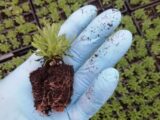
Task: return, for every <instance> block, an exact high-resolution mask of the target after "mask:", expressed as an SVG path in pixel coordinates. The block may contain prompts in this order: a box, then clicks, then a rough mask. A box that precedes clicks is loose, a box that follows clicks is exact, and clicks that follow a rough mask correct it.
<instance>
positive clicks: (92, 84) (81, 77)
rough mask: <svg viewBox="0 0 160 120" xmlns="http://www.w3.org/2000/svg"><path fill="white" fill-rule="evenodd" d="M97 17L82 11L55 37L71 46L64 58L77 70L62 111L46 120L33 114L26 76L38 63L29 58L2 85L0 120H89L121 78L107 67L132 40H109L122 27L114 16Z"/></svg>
mask: <svg viewBox="0 0 160 120" xmlns="http://www.w3.org/2000/svg"><path fill="white" fill-rule="evenodd" d="M96 15H97V9H96V7H94V6H91V5H88V6H85V7H83V8H80V9H79V10H77V11H76V12H74V13H73V14H72V15H71V16H70V17H69V18H68V20H67V21H66V22H65V23H64V24H63V25H62V27H61V29H60V32H59V35H61V34H66V36H67V38H69V39H70V40H71V41H73V42H72V45H71V49H70V50H69V51H68V53H69V54H70V55H72V57H69V56H64V58H63V59H64V61H65V63H67V64H71V65H73V66H74V70H75V75H74V86H73V87H74V92H73V95H72V98H71V103H70V104H69V105H68V107H67V108H66V109H65V111H64V112H55V111H53V112H52V113H51V115H50V116H45V115H42V114H41V113H38V112H37V111H36V110H35V108H34V102H33V96H32V88H31V83H30V80H29V74H30V73H31V72H32V71H33V70H36V69H37V68H38V67H40V66H41V63H40V62H38V61H36V60H37V59H39V58H40V57H39V56H36V55H35V54H33V55H32V56H31V57H30V58H29V59H28V60H26V61H25V62H24V63H23V64H22V65H20V66H19V67H18V68H17V69H15V70H14V71H13V72H12V73H10V74H9V75H8V76H7V77H5V78H4V79H3V80H1V81H0V120H88V119H89V118H90V117H92V116H93V115H94V114H95V113H96V112H97V111H98V110H99V109H100V107H101V106H102V105H103V104H104V103H105V102H106V101H107V100H108V98H109V97H110V96H111V95H112V93H113V91H114V90H115V88H116V86H117V83H118V79H119V73H118V71H117V70H116V69H114V68H111V67H113V66H114V65H115V64H116V63H117V62H118V61H119V59H120V58H121V57H122V56H123V55H124V54H125V53H126V52H127V50H128V49H129V47H130V45H131V42H132V35H131V33H130V32H129V31H127V30H120V31H118V32H116V33H114V34H112V32H113V31H114V30H115V29H116V28H117V26H118V25H119V23H120V21H121V14H120V12H119V11H118V10H116V9H109V10H107V11H105V12H103V13H102V14H100V15H98V16H97V17H96ZM111 34H112V35H111ZM109 35H111V36H110V37H109ZM74 38H76V39H74Z"/></svg>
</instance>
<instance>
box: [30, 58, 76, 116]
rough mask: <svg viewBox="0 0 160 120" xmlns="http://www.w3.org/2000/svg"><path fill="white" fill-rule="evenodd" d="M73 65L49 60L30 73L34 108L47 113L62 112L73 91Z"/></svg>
mask: <svg viewBox="0 0 160 120" xmlns="http://www.w3.org/2000/svg"><path fill="white" fill-rule="evenodd" d="M73 76H74V71H73V67H72V66H70V65H66V64H64V63H63V62H62V61H61V60H56V61H51V62H48V63H46V64H45V65H44V66H43V67H41V68H38V69H37V70H35V71H33V72H32V73H31V74H30V81H31V84H32V92H33V97H34V106H35V108H36V109H37V110H38V111H40V112H42V113H44V114H47V115H48V114H49V112H51V111H53V110H54V111H59V112H62V111H63V110H64V108H65V107H66V106H67V105H68V104H69V102H70V98H71V95H72V91H73Z"/></svg>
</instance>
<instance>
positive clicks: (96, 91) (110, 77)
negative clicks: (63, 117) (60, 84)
mask: <svg viewBox="0 0 160 120" xmlns="http://www.w3.org/2000/svg"><path fill="white" fill-rule="evenodd" d="M118 79H119V73H118V71H117V70H116V69H114V68H108V69H105V70H104V71H102V72H101V73H100V74H99V75H98V78H96V79H95V81H94V82H92V84H91V85H90V86H89V88H88V89H87V90H86V91H85V92H84V94H83V95H82V96H81V97H80V99H79V100H78V101H77V102H76V103H75V104H74V105H73V106H72V107H71V109H70V110H69V115H70V117H71V118H72V119H73V120H86V119H88V118H90V117H92V116H93V115H94V114H95V113H96V112H97V111H98V110H99V109H100V108H101V107H102V105H103V104H104V103H105V102H106V101H107V100H108V99H109V98H110V97H111V95H112V94H113V92H114V90H115V88H116V87H117V83H118ZM79 118H80V119H79Z"/></svg>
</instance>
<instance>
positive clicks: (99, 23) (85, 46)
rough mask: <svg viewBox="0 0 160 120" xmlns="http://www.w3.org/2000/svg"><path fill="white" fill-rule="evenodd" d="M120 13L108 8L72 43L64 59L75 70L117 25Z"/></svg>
mask: <svg viewBox="0 0 160 120" xmlns="http://www.w3.org/2000/svg"><path fill="white" fill-rule="evenodd" d="M120 21H121V13H120V12H119V11H118V10H116V9H109V10H107V11H105V12H103V13H101V14H100V15H99V16H98V17H96V18H95V19H94V20H93V21H92V22H91V23H90V24H89V25H88V26H87V27H86V28H85V29H84V30H83V32H82V33H81V34H80V35H79V36H78V37H77V39H76V40H75V41H74V42H73V43H72V45H71V48H70V50H69V51H68V54H69V55H71V56H65V57H64V61H65V63H67V64H70V65H73V66H74V70H75V71H76V70H77V69H78V68H79V67H80V66H81V65H82V64H83V63H84V62H85V61H86V60H87V59H88V58H89V57H90V55H91V54H92V53H93V52H94V51H95V50H96V49H97V48H98V47H99V46H100V45H101V44H102V43H103V42H104V40H105V38H106V37H108V36H109V35H110V34H111V33H112V32H113V31H114V30H115V29H116V27H117V26H118V25H119V23H120Z"/></svg>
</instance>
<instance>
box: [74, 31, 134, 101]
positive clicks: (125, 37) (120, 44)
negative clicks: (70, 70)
mask: <svg viewBox="0 0 160 120" xmlns="http://www.w3.org/2000/svg"><path fill="white" fill-rule="evenodd" d="M131 43H132V34H131V33H130V32H129V31H127V30H120V31H118V32H116V33H115V34H113V35H112V36H111V37H109V38H108V39H106V41H105V42H104V43H103V44H102V45H101V46H100V47H99V48H98V49H97V51H96V52H95V53H94V54H93V55H92V56H91V57H90V59H88V60H87V61H86V62H85V64H84V65H83V66H81V68H80V69H79V70H78V71H77V72H76V73H75V76H74V87H73V88H74V91H73V95H72V103H73V102H75V101H76V100H77V99H78V98H79V97H80V96H81V95H82V94H83V92H84V91H85V90H86V89H87V88H88V86H89V85H90V83H91V82H92V80H94V78H95V77H97V75H98V74H99V73H100V72H101V71H102V70H104V69H105V68H109V67H113V66H114V65H115V64H116V63H117V62H118V61H119V60H120V59H121V57H122V56H124V54H125V53H126V52H127V50H128V49H129V47H130V46H131Z"/></svg>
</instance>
